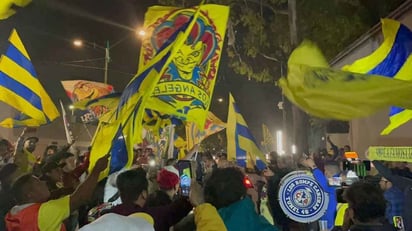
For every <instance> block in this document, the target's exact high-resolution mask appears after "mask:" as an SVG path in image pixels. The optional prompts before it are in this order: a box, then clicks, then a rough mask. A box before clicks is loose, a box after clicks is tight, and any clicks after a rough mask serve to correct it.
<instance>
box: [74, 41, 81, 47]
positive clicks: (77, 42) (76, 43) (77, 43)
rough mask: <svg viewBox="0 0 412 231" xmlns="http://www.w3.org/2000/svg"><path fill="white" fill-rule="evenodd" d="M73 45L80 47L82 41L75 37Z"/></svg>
mask: <svg viewBox="0 0 412 231" xmlns="http://www.w3.org/2000/svg"><path fill="white" fill-rule="evenodd" d="M73 45H74V46H76V47H81V46H83V41H82V40H80V39H76V40H74V41H73Z"/></svg>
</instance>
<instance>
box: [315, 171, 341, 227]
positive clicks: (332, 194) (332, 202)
mask: <svg viewBox="0 0 412 231" xmlns="http://www.w3.org/2000/svg"><path fill="white" fill-rule="evenodd" d="M313 177H315V179H316V181H317V182H318V183H319V184H320V186H321V187H322V189H323V191H324V192H326V193H327V194H329V204H328V210H327V211H326V213H325V215H323V217H322V218H321V220H327V221H328V229H329V230H331V229H333V227H334V224H335V215H336V206H337V205H338V201H337V198H336V191H335V188H334V187H332V186H329V184H328V179H327V178H326V177H325V175H323V173H322V171H320V170H319V169H318V168H316V169H315V170H313Z"/></svg>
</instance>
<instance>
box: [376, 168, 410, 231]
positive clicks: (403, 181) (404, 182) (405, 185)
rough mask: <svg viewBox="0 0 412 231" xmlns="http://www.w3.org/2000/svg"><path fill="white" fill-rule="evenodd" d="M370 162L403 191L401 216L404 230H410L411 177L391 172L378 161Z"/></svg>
mask: <svg viewBox="0 0 412 231" xmlns="http://www.w3.org/2000/svg"><path fill="white" fill-rule="evenodd" d="M372 163H373V165H374V166H375V168H376V169H377V170H378V171H379V174H381V175H382V176H383V177H385V178H386V179H387V180H388V181H390V182H391V183H392V185H393V186H395V187H396V188H398V189H399V190H401V191H402V192H403V193H404V196H405V204H404V207H403V208H404V210H403V216H402V217H403V220H404V224H405V230H412V200H411V199H410V198H412V179H409V178H406V177H403V176H398V175H394V174H392V171H391V170H390V169H389V168H387V167H385V165H383V163H382V162H380V161H376V160H374V161H372Z"/></svg>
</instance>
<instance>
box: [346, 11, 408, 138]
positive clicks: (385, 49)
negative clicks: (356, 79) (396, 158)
mask: <svg viewBox="0 0 412 231" xmlns="http://www.w3.org/2000/svg"><path fill="white" fill-rule="evenodd" d="M382 33H383V36H384V40H383V43H382V44H381V46H380V47H379V48H378V49H376V50H375V51H374V52H373V53H372V54H370V55H369V56H366V57H364V58H361V59H359V60H357V61H355V62H354V63H353V64H351V65H347V66H344V67H343V70H345V71H351V72H356V73H367V74H373V75H383V76H386V77H389V78H394V79H400V80H406V81H412V56H411V54H412V31H411V30H409V28H407V27H406V26H405V25H402V24H401V23H400V22H398V21H395V20H392V19H382ZM411 119H412V110H407V109H403V108H400V107H391V110H390V113H389V125H388V126H387V127H386V128H385V129H384V130H383V131H382V133H381V135H387V134H389V133H391V132H392V131H393V130H394V129H396V128H397V127H399V126H401V125H402V124H404V123H406V122H408V121H409V120H411Z"/></svg>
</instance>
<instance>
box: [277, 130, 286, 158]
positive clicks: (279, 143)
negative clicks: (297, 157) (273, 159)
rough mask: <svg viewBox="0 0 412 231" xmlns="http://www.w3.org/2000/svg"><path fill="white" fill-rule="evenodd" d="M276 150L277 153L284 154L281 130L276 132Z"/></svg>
mask: <svg viewBox="0 0 412 231" xmlns="http://www.w3.org/2000/svg"><path fill="white" fill-rule="evenodd" d="M276 152H277V153H278V154H279V155H283V154H285V151H284V150H283V133H282V131H281V130H279V131H277V132H276Z"/></svg>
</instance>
